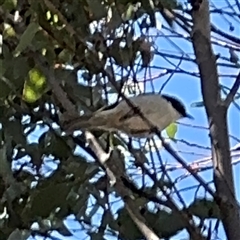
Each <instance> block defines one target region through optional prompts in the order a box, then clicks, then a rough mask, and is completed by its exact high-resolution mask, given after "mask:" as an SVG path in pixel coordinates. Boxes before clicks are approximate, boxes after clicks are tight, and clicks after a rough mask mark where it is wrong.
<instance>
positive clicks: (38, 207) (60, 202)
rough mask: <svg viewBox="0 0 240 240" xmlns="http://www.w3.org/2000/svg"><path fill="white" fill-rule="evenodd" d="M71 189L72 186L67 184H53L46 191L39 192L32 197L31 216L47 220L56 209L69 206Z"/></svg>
mask: <svg viewBox="0 0 240 240" xmlns="http://www.w3.org/2000/svg"><path fill="white" fill-rule="evenodd" d="M70 189H71V186H70V185H68V184H66V183H59V184H55V183H52V184H51V185H49V186H47V187H46V188H44V189H40V190H37V191H36V192H35V194H33V195H32V199H33V200H32V202H31V209H30V211H31V215H32V216H39V217H43V218H46V217H48V216H49V214H50V213H51V212H52V211H54V210H55V209H56V208H58V207H60V208H62V207H64V206H65V205H67V201H66V198H67V195H68V193H69V191H70Z"/></svg>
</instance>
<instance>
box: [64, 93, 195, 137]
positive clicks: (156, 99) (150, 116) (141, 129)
mask: <svg viewBox="0 0 240 240" xmlns="http://www.w3.org/2000/svg"><path fill="white" fill-rule="evenodd" d="M128 100H129V102H130V103H129V102H128V101H126V100H125V99H122V100H120V101H119V102H116V103H115V104H112V105H110V106H107V107H105V108H103V109H100V110H98V111H96V112H93V113H91V114H86V115H82V116H77V117H75V118H70V119H69V120H67V119H66V121H63V123H62V128H63V129H64V131H65V132H66V133H67V134H71V133H73V132H74V131H76V130H104V131H108V132H122V133H125V134H126V135H128V136H129V137H136V138H148V137H150V136H152V135H153V134H154V132H156V129H157V130H158V131H160V132H161V131H162V130H164V129H165V128H166V127H167V126H169V125H170V124H171V123H174V122H176V121H177V120H179V119H181V118H191V119H193V117H192V116H191V115H190V114H188V113H187V112H186V108H185V106H184V104H183V103H182V102H181V101H180V100H179V99H177V98H175V97H172V96H170V95H166V94H158V93H145V94H139V95H136V96H132V97H129V98H128ZM131 105H132V106H131Z"/></svg>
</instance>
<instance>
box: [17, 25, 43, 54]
mask: <svg viewBox="0 0 240 240" xmlns="http://www.w3.org/2000/svg"><path fill="white" fill-rule="evenodd" d="M38 30H39V25H38V23H36V22H31V23H30V24H29V25H28V27H27V29H26V30H25V32H24V33H23V34H22V36H21V37H20V41H19V44H18V45H17V47H16V49H15V55H19V54H20V53H21V52H22V51H24V50H25V49H26V48H27V47H28V46H29V45H30V44H31V42H32V40H33V38H34V36H35V34H36V33H37V31H38Z"/></svg>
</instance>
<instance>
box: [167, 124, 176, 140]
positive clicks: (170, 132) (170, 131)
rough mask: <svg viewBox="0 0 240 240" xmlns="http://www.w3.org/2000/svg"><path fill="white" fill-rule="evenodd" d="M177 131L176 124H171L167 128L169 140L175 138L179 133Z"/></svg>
mask: <svg viewBox="0 0 240 240" xmlns="http://www.w3.org/2000/svg"><path fill="white" fill-rule="evenodd" d="M177 129H178V126H177V124H176V123H172V124H170V125H169V126H168V127H167V128H166V133H167V135H168V137H169V138H174V137H175V135H176V133H177Z"/></svg>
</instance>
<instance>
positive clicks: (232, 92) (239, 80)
mask: <svg viewBox="0 0 240 240" xmlns="http://www.w3.org/2000/svg"><path fill="white" fill-rule="evenodd" d="M239 85H240V71H239V73H238V76H237V78H236V80H235V82H234V84H233V86H232V88H231V90H230V92H229V94H228V95H227V97H226V99H225V101H224V105H225V106H226V107H227V108H228V107H229V106H230V104H231V102H232V101H233V100H234V96H235V94H236V93H237V91H238V89H239Z"/></svg>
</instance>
